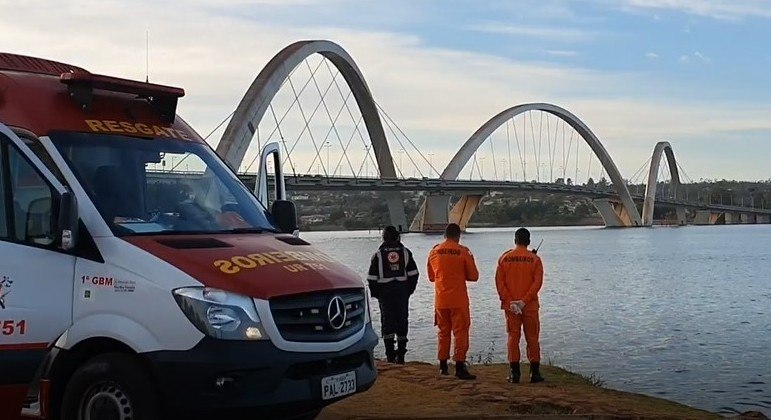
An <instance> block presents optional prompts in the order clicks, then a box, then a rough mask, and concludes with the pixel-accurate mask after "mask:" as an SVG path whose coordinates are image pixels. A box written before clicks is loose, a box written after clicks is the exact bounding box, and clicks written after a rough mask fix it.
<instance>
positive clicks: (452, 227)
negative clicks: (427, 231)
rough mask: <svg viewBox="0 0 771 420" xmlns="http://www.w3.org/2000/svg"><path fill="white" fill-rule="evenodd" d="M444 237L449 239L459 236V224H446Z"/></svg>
mask: <svg viewBox="0 0 771 420" xmlns="http://www.w3.org/2000/svg"><path fill="white" fill-rule="evenodd" d="M444 237H445V238H451V239H458V238H460V226H458V224H457V223H450V224H449V225H447V227H446V228H445V229H444Z"/></svg>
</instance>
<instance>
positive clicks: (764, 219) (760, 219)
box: [755, 214, 771, 224]
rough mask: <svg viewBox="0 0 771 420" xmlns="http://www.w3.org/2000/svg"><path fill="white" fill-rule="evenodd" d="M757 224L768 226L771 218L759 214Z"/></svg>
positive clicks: (756, 217) (756, 219)
mask: <svg viewBox="0 0 771 420" xmlns="http://www.w3.org/2000/svg"><path fill="white" fill-rule="evenodd" d="M755 222H756V223H764V224H768V223H771V217H769V216H768V215H767V214H757V215H755Z"/></svg>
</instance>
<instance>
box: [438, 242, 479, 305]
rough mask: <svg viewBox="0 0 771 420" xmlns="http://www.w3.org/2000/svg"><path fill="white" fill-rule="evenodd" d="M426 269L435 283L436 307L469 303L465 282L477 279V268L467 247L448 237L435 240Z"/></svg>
mask: <svg viewBox="0 0 771 420" xmlns="http://www.w3.org/2000/svg"><path fill="white" fill-rule="evenodd" d="M428 270H429V274H428V275H429V278H431V279H433V281H434V283H435V286H434V287H435V288H436V294H435V305H436V308H437V309H451V308H462V307H467V306H468V305H469V299H468V288H467V287H466V282H467V281H469V280H471V281H474V280H477V279H478V278H479V272H478V271H477V268H476V265H475V264H474V260H473V257H472V256H471V251H469V249H468V248H466V247H465V246H463V245H461V244H459V243H458V242H456V241H453V240H451V239H447V240H445V241H444V242H442V243H440V244H437V245H436V246H434V248H433V249H431V252H430V253H429V255H428Z"/></svg>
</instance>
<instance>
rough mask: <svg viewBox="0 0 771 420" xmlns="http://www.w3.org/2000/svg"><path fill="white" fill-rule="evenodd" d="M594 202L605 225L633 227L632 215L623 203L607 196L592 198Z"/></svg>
mask: <svg viewBox="0 0 771 420" xmlns="http://www.w3.org/2000/svg"><path fill="white" fill-rule="evenodd" d="M592 204H594V207H596V208H597V211H599V212H600V216H602V220H603V221H605V227H632V226H636V225H634V224H633V223H632V217H631V216H630V215H629V213H628V212H627V211H626V209H625V208H624V206H623V204H621V203H620V202H617V201H613V200H610V199H607V198H599V199H596V200H592Z"/></svg>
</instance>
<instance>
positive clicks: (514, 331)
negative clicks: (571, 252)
mask: <svg viewBox="0 0 771 420" xmlns="http://www.w3.org/2000/svg"><path fill="white" fill-rule="evenodd" d="M514 244H515V246H514V248H513V249H510V250H508V251H506V252H505V253H503V255H501V257H500V258H499V259H498V268H497V269H496V271H495V286H496V288H497V289H498V296H499V297H500V299H501V309H503V310H504V313H505V314H506V332H508V335H509V340H508V353H509V354H508V358H509V366H510V368H511V375H510V376H509V382H511V383H519V379H520V376H521V371H520V368H519V359H520V354H519V340H520V337H521V334H522V329H523V327H524V330H525V341H526V342H527V358H528V360H529V361H530V382H532V383H536V382H543V380H544V379H543V377H542V376H541V371H540V362H541V347H540V344H539V342H538V340H539V334H540V330H541V323H540V319H539V314H538V309H539V308H540V305H539V303H538V292H539V291H540V290H541V286H542V285H543V264H542V263H541V258H540V257H539V256H538V255H536V252H537V251H530V250H528V249H527V246H528V245H530V231H528V230H527V229H525V228H520V229H517V231H516V232H515V233H514Z"/></svg>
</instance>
